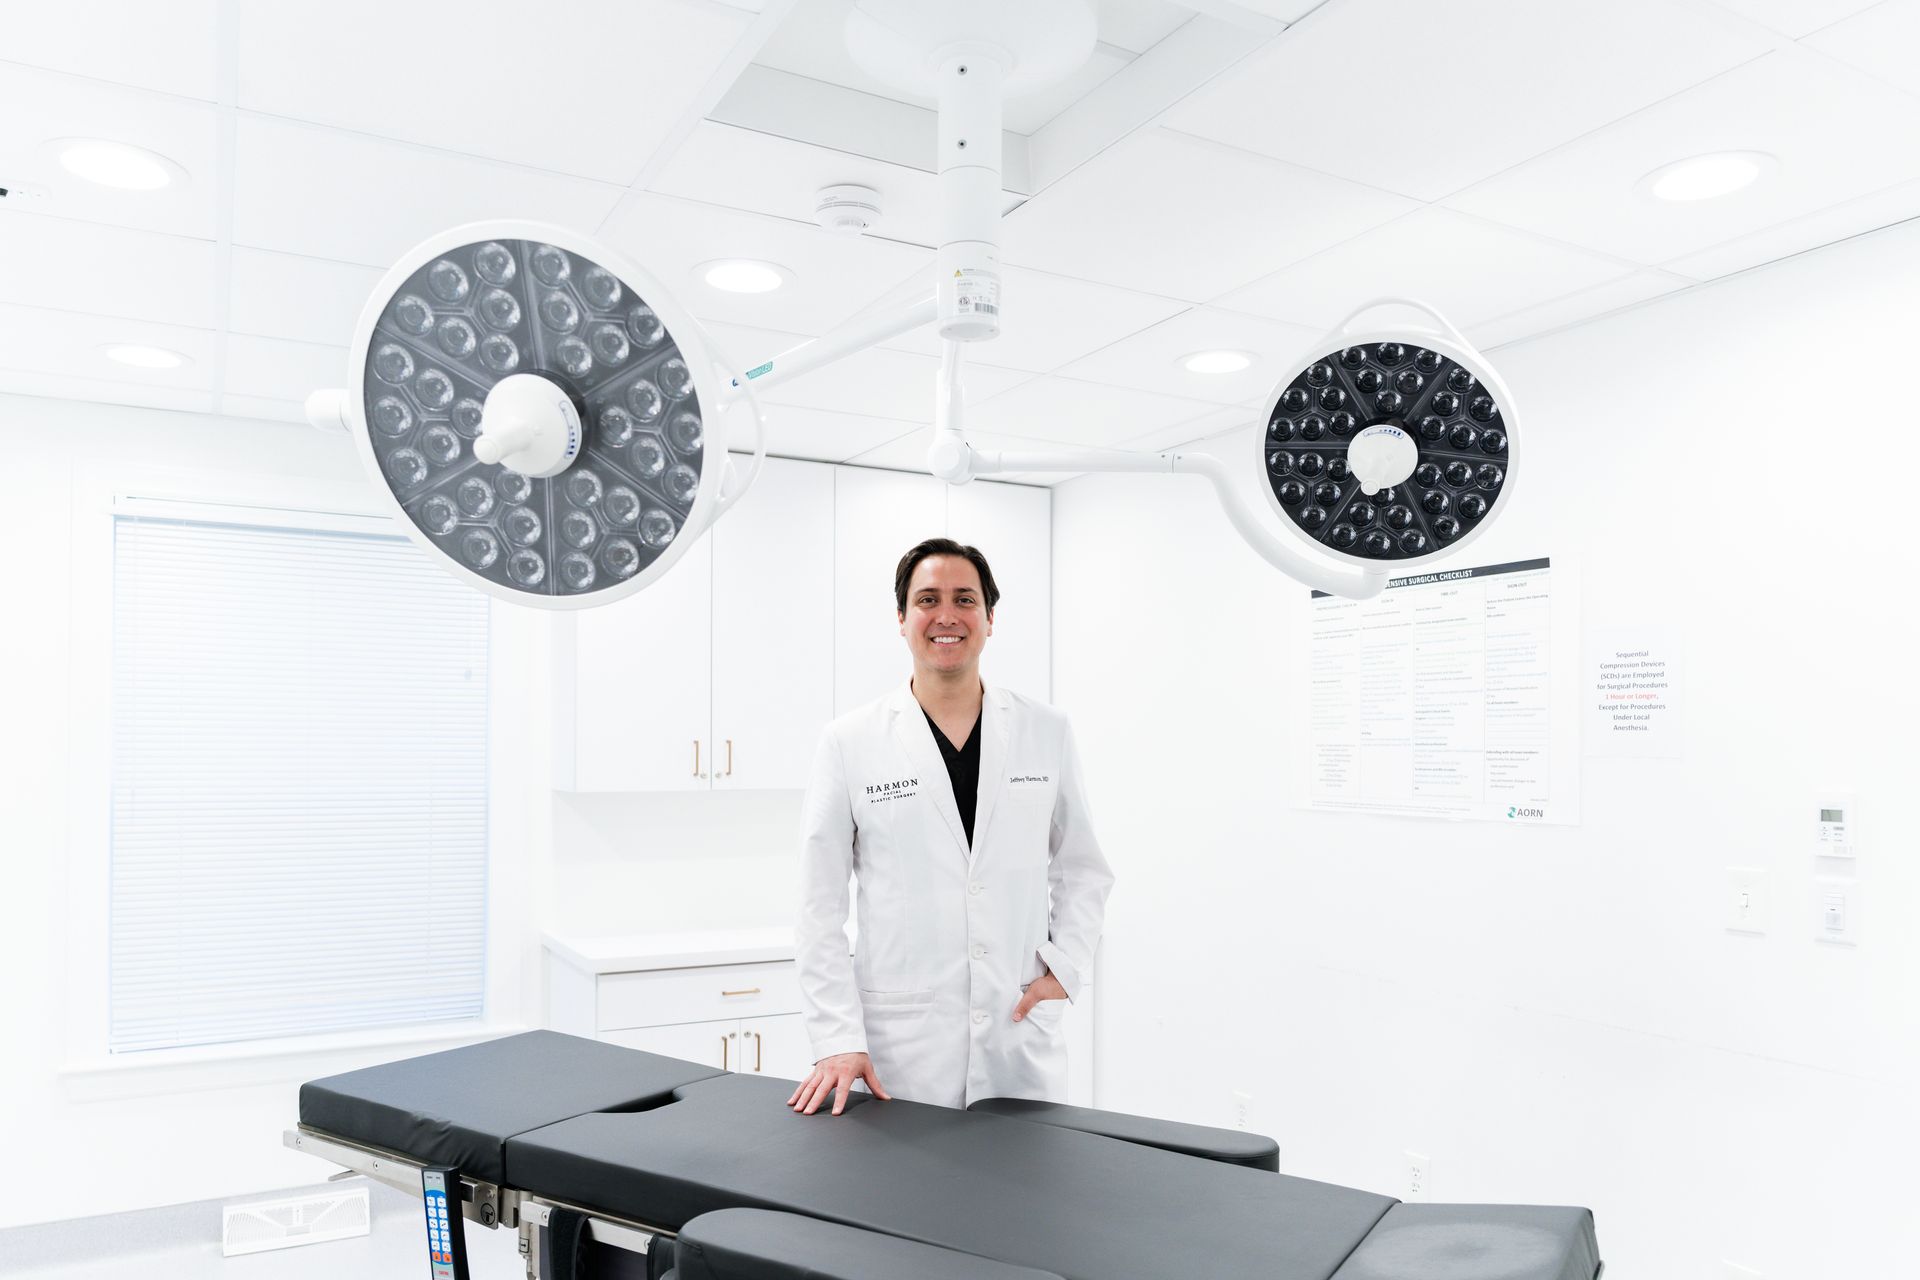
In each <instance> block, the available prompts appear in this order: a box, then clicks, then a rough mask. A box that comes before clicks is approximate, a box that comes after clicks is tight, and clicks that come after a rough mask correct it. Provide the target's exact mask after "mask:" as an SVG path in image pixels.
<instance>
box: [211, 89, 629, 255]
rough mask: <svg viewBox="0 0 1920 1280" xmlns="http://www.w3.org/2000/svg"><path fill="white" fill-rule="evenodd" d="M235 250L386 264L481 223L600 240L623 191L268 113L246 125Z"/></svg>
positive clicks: (242, 123)
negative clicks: (567, 231) (546, 227)
mask: <svg viewBox="0 0 1920 1280" xmlns="http://www.w3.org/2000/svg"><path fill="white" fill-rule="evenodd" d="M235 150H236V155H237V160H236V168H235V183H234V197H233V199H234V209H233V240H234V243H235V244H236V245H244V246H249V247H252V248H258V249H272V250H275V251H277V252H281V253H299V254H304V255H306V256H308V257H313V258H330V259H333V260H335V261H339V262H353V263H360V264H363V265H365V266H374V267H381V268H385V267H388V266H391V265H392V264H393V261H394V260H395V259H396V258H398V257H399V256H400V255H401V254H402V253H404V252H405V251H406V250H408V249H410V248H412V247H413V246H414V245H415V244H417V243H419V242H420V241H422V240H424V239H426V238H427V237H428V236H430V235H434V234H436V233H437V232H441V231H445V230H447V229H448V228H450V227H456V226H459V225H460V224H461V223H464V222H472V221H475V220H477V219H481V218H515V219H529V220H532V221H539V222H554V223H558V224H560V225H561V226H563V227H568V228H571V229H573V230H576V231H583V232H591V231H592V230H593V229H594V228H595V227H596V226H598V225H599V224H600V222H601V220H602V219H603V218H605V217H606V216H607V214H608V213H609V212H611V211H612V209H613V206H614V204H615V203H616V202H617V201H618V200H619V198H620V189H619V188H617V187H612V186H608V185H606V184H604V183H598V182H588V181H585V180H584V179H580V178H569V177H562V176H560V175H557V174H552V173H543V172H538V171H536V170H532V169H522V168H517V167H515V166H513V165H507V164H500V163H496V162H492V161H487V160H476V159H473V158H472V157H470V156H460V155H454V154H453V153H451V152H447V151H434V150H430V149H428V148H425V147H419V146H414V145H410V144H407V143H401V142H389V141H386V140H384V139H380V138H370V137H365V136H363V135H360V134H351V133H342V132H340V131H338V130H334V129H323V128H319V127H316V126H313V125H304V124H297V123H293V122H291V121H285V120H272V119H267V118H265V117H262V116H250V115H243V116H241V117H240V119H239V121H238V135H237V138H236V144H235Z"/></svg>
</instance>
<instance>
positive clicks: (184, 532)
mask: <svg viewBox="0 0 1920 1280" xmlns="http://www.w3.org/2000/svg"><path fill="white" fill-rule="evenodd" d="M113 625H114V645H113V666H114V671H113V680H114V684H113V818H112V868H111V873H110V876H109V886H110V887H109V892H110V894H111V902H110V909H109V914H108V919H109V928H110V938H109V950H110V961H109V966H108V974H109V982H110V986H111V990H110V997H109V1035H108V1042H109V1048H110V1049H111V1050H112V1051H113V1052H115V1053H128V1052H138V1051H144V1050H154V1049H163V1048H174V1047H181V1046H187V1045H208V1044H222V1043H232V1042H237V1041H250V1040H262V1039H268V1038H272V1037H281V1036H305V1035H314V1034H319V1033H325V1032H338V1031H345V1030H349V1029H362V1028H369V1027H381V1026H394V1025H402V1024H414V1023H428V1022H445V1021H450V1020H456V1019H472V1018H478V1017H480V1016H481V1015H482V1013H483V1012H484V1007H483V1006H484V997H485V985H486V964H485V959H486V886H487V793H486V778H487V603H486V598H485V597H484V596H483V595H481V594H480V593H479V592H474V591H466V590H462V589H461V588H460V587H459V586H458V585H457V584H456V583H454V582H453V581H452V580H451V579H450V578H449V577H447V575H445V574H444V573H442V572H440V571H438V570H437V569H435V568H434V567H433V566H432V565H431V564H429V563H428V562H427V560H426V559H425V557H424V556H422V555H421V554H420V553H419V552H418V551H417V550H416V549H415V548H414V547H413V546H412V544H411V543H409V542H407V541H406V540H405V539H404V538H391V537H376V536H368V535H365V534H356V533H339V532H331V531H327V530H324V529H302V528H279V527H266V526H263V525H243V524H228V523H218V522H212V521H199V520H191V519H146V518H132V517H128V516H124V515H122V516H116V517H115V528H114V624H113Z"/></svg>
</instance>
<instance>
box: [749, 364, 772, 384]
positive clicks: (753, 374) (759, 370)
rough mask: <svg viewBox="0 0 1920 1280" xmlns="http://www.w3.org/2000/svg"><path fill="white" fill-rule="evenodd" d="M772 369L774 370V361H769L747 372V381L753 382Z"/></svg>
mask: <svg viewBox="0 0 1920 1280" xmlns="http://www.w3.org/2000/svg"><path fill="white" fill-rule="evenodd" d="M772 369H773V361H771V360H769V361H767V362H766V363H765V364H763V365H760V366H758V367H756V368H752V369H749V370H747V380H748V381H749V382H751V381H752V380H753V379H755V378H758V377H760V376H761V375H762V374H765V373H768V372H771V371H772Z"/></svg>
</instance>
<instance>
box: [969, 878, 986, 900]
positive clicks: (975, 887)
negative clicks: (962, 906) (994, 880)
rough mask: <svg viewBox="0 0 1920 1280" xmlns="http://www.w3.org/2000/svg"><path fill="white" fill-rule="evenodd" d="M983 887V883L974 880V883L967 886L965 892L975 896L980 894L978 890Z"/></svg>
mask: <svg viewBox="0 0 1920 1280" xmlns="http://www.w3.org/2000/svg"><path fill="white" fill-rule="evenodd" d="M984 887H985V886H984V885H982V884H980V883H979V882H978V881H975V882H974V883H972V884H970V885H968V886H967V892H968V893H971V894H973V895H974V896H975V897H978V896H979V895H980V890H981V889H982V888H984Z"/></svg>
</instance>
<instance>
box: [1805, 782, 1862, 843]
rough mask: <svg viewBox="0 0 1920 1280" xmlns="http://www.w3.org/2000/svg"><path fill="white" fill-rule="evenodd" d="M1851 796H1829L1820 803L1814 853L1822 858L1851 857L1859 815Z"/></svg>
mask: <svg viewBox="0 0 1920 1280" xmlns="http://www.w3.org/2000/svg"><path fill="white" fill-rule="evenodd" d="M1854 809H1855V804H1854V800H1853V797H1851V796H1829V797H1828V798H1826V799H1824V800H1822V801H1821V802H1820V835H1819V840H1818V842H1817V843H1816V845H1815V847H1814V853H1815V854H1817V855H1818V856H1820V857H1822V858H1851V857H1853V837H1854V829H1855V827H1856V825H1857V822H1858V818H1859V815H1858V814H1857V813H1855V812H1854Z"/></svg>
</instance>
